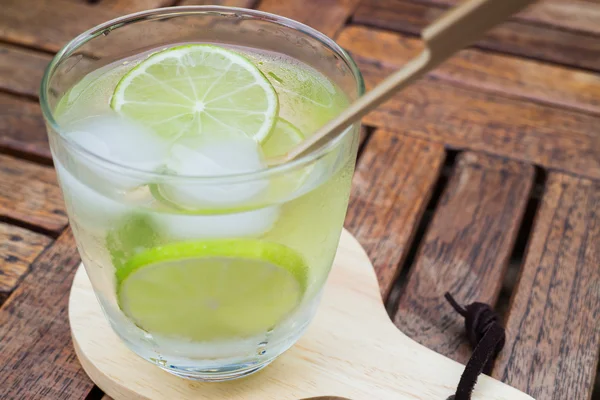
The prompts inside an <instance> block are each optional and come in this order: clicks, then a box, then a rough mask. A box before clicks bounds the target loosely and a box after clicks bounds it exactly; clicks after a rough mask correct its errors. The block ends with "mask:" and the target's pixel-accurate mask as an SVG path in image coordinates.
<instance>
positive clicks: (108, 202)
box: [54, 159, 131, 232]
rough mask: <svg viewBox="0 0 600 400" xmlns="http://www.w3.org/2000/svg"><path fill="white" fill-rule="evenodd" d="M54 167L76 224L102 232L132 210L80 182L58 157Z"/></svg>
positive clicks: (71, 216) (70, 214)
mask: <svg viewBox="0 0 600 400" xmlns="http://www.w3.org/2000/svg"><path fill="white" fill-rule="evenodd" d="M54 167H55V168H56V173H57V175H58V179H59V181H60V184H61V188H62V192H63V196H64V199H65V203H66V204H67V207H68V208H69V218H70V219H71V221H72V222H74V223H75V224H77V225H80V226H84V227H85V228H86V229H88V230H90V231H92V232H96V231H100V232H102V231H105V230H106V229H108V228H110V227H111V226H112V225H113V224H114V223H115V221H117V220H118V219H119V218H120V217H121V216H122V215H124V214H126V213H128V212H131V208H130V207H127V206H126V205H124V204H121V203H119V202H117V201H116V200H113V199H110V198H108V197H106V196H105V195H103V194H102V193H99V192H98V191H96V190H94V189H92V188H91V187H89V186H86V185H85V184H83V183H82V182H80V181H79V180H78V179H77V178H76V177H75V176H73V174H71V172H70V171H68V170H67V169H66V168H65V167H64V166H63V164H62V163H61V162H60V161H59V160H58V159H55V160H54Z"/></svg>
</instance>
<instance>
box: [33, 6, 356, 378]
mask: <svg viewBox="0 0 600 400" xmlns="http://www.w3.org/2000/svg"><path fill="white" fill-rule="evenodd" d="M186 43H212V44H216V45H221V46H226V47H229V48H231V49H234V50H235V49H247V50H252V51H258V52H264V53H265V54H267V53H268V54H269V55H270V57H271V58H273V57H274V58H275V59H276V58H277V57H279V56H285V57H287V58H288V59H289V58H291V59H294V60H297V61H299V62H300V63H303V64H305V65H308V66H310V67H312V68H314V70H316V71H318V72H320V73H321V74H322V75H323V76H325V77H326V78H327V79H328V80H329V82H330V83H331V84H332V85H335V87H337V89H338V90H339V93H341V94H343V96H345V97H346V100H347V101H353V100H354V99H356V98H357V97H358V96H360V95H362V93H363V91H364V84H363V81H362V77H361V75H360V72H359V71H358V68H357V67H356V65H355V63H354V61H353V60H352V59H351V57H350V56H349V55H348V54H347V53H346V52H345V51H344V50H343V49H342V48H341V47H339V46H338V45H337V44H336V43H335V42H334V41H333V40H331V39H329V38H328V37H326V36H325V35H323V34H321V33H319V32H318V31H316V30H314V29H312V28H310V27H308V26H306V25H303V24H301V23H298V22H295V21H293V20H290V19H287V18H283V17H280V16H276V15H272V14H268V13H264V12H260V11H254V10H246V9H238V8H228V7H213V6H198V7H173V8H163V9H156V10H150V11H145V12H140V13H136V14H131V15H127V16H124V17H122V18H118V19H115V20H112V21H109V22H106V23H104V24H102V25H99V26H97V27H95V28H92V29H90V30H89V31H87V32H85V33H83V34H81V35H80V36H78V37H76V38H75V39H73V40H72V41H71V42H70V43H68V44H67V45H66V46H65V47H64V48H63V49H62V50H61V51H60V52H59V53H58V54H57V55H56V56H55V57H54V59H53V60H52V62H51V63H50V64H49V66H48V68H47V70H46V73H45V76H44V78H43V82H42V86H41V99H40V102H41V107H42V111H43V114H44V117H45V121H46V124H47V130H48V136H49V141H50V146H51V150H52V156H53V161H54V165H55V167H56V171H57V174H58V178H59V182H60V186H61V189H62V192H63V195H64V200H65V203H66V208H67V212H68V216H69V221H70V225H71V228H72V230H73V233H74V236H75V239H76V242H77V247H78V250H79V253H80V255H81V258H82V261H83V264H84V266H85V269H86V272H87V274H88V276H89V278H90V280H91V283H92V286H93V288H94V291H95V294H96V297H97V299H98V301H99V303H100V305H101V307H102V309H103V311H104V313H105V315H106V318H107V319H108V321H109V323H110V325H111V327H112V329H113V330H114V332H115V333H116V334H117V335H118V336H119V337H120V338H121V339H122V341H123V342H124V343H125V344H126V345H127V347H128V348H129V349H131V350H132V351H133V352H135V353H136V354H137V355H139V356H140V357H142V358H144V359H146V360H148V361H149V362H152V363H154V364H156V365H157V366H159V367H160V368H162V369H164V370H166V371H168V372H170V373H173V374H175V375H178V376H181V377H185V378H189V379H196V380H206V381H219V380H227V379H233V378H237V377H241V376H244V375H247V374H250V373H252V372H255V371H257V370H259V369H261V368H263V367H264V366H266V365H267V364H269V363H270V362H271V361H272V360H274V359H275V358H276V357H277V356H279V355H280V354H281V353H283V352H284V351H285V350H287V349H288V348H289V347H290V346H292V345H293V344H294V343H295V342H296V340H297V339H298V338H299V337H300V336H301V335H302V333H303V332H304V331H305V329H306V328H307V326H308V324H309V322H310V321H311V319H312V317H313V315H314V314H315V311H316V308H317V305H318V302H319V298H320V294H321V292H322V289H323V286H324V284H325V281H326V279H327V275H328V273H329V270H330V268H331V265H332V262H333V258H334V255H335V253H336V249H337V246H338V241H339V237H340V233H341V230H342V225H343V221H344V217H345V214H346V209H347V203H348V198H349V192H350V185H351V177H352V174H353V171H354V165H355V160H356V153H357V148H358V141H359V125H360V124H359V123H358V122H357V123H356V124H354V125H353V126H351V127H349V128H348V129H347V130H346V131H345V132H343V133H342V134H341V135H339V136H338V137H336V138H334V139H332V140H330V141H329V142H328V143H326V144H324V145H323V146H322V147H321V148H319V149H317V150H315V151H314V152H312V153H311V154H308V155H306V156H303V157H301V158H299V159H296V160H293V161H291V162H288V163H286V164H283V165H278V166H276V167H272V168H263V169H260V170H257V171H251V172H238V173H231V174H226V175H223V174H220V175H214V176H188V175H176V174H173V173H170V172H169V171H152V172H150V171H147V170H143V169H140V168H134V167H131V166H130V165H125V164H123V163H120V162H116V161H115V160H112V159H109V158H107V157H105V156H102V155H101V154H99V153H98V152H95V151H93V149H92V150H91V151H90V148H87V147H85V146H82V145H81V144H80V143H79V142H77V141H75V140H73V136H72V135H71V133H72V132H71V131H70V130H72V128H69V127H67V126H66V124H65V123H63V122H62V121H61V119H60V118H59V117H58V115H57V114H58V111H57V109H58V108H60V106H61V101H64V99H63V98H64V97H65V96H67V97H68V101H70V103H71V105H72V107H74V108H75V112H76V113H78V114H79V116H80V117H82V118H87V117H94V116H95V115H96V114H97V113H98V110H97V109H95V107H94V106H93V103H94V102H93V101H92V102H91V103H90V102H89V101H88V102H84V101H83V100H82V99H83V97H84V96H88V95H91V96H99V97H98V98H106V96H107V93H108V92H110V93H112V90H113V89H114V87H103V86H102V85H100V87H98V88H95V89H94V90H91V89H89V88H90V87H91V86H90V85H92V84H93V82H94V81H93V77H94V76H95V75H94V74H96V73H98V72H99V71H100V72H102V71H106V70H107V68H108V69H110V68H113V67H115V65H118V66H119V68H125V69H127V65H128V64H129V63H132V65H133V62H132V60H135V59H136V57H137V58H139V57H140V55H143V54H149V53H150V52H152V51H156V50H161V49H164V48H168V47H172V46H175V45H180V44H186ZM90 77H91V78H90ZM282 85H283V86H282V87H281V90H283V91H285V90H286V88H285V82H283V83H282ZM88 92H90V93H91V94H90V93H88ZM281 93H283V92H281ZM330 95H331V93H330ZM102 96H104V97H102ZM300 96H301V97H302V95H300ZM80 99H81V100H80ZM300 100H302V101H304V103H302V102H300V103H298V104H299V105H298V106H297V107H291V108H290V109H289V110H291V111H290V112H294V113H295V114H296V115H295V118H296V121H300V122H299V124H300V125H303V126H305V130H306V129H307V128H306V127H308V126H312V127H317V126H318V125H321V124H323V123H324V122H326V121H325V120H320V119H323V117H322V115H318V113H313V112H310V110H309V109H308V108H306V107H303V106H302V104H305V103H306V102H307V101H308V103H310V102H311V101H313V100H311V98H303V99H300ZM308 103H307V104H308ZM90 104H92V105H90ZM78 105H81V107H80V109H77V107H78ZM101 106H105V105H101ZM100 125H101V126H100V129H106V131H107V132H109V131H110V133H111V135H112V137H114V136H115V134H117V135H118V134H119V129H121V128H119V127H118V126H112V125H110V124H107V125H105V126H103V125H102V122H101V121H100ZM310 133H311V132H305V134H307V135H308V134H310ZM123 140H124V139H123ZM139 145H140V150H139V151H138V150H131V152H132V153H136V154H137V153H138V152H139V153H140V154H142V155H147V151H146V150H144V149H143V145H144V144H143V143H140V144H139ZM123 146H131V143H129V144H127V143H125V142H123ZM124 148H125V147H124ZM161 187H162V188H166V187H171V188H177V189H178V190H189V191H192V192H194V193H198V192H201V193H203V196H205V197H209V199H208V200H209V201H210V200H214V201H213V202H211V206H210V207H205V208H199V209H195V210H189V209H178V208H177V207H168V206H165V205H164V204H163V205H162V206H161V204H158V206H157V201H156V198H157V196H160V190H159V189H160V188H161ZM255 188H262V189H261V190H262V192H261V193H262V195H261V196H254V197H252V198H251V199H246V198H245V197H244V195H243V194H244V193H247V192H248V190H253V189H255ZM211 196H214V199H211V198H210V197H211ZM158 203H160V202H158ZM182 271H185V272H182ZM190 271H191V272H190ZM178 274H179V275H178ZM217 275H218V276H217ZM290 276H291V278H290ZM148 281H151V283H147V285H146V286H139V284H140V282H148ZM136 284H137V285H138V286H135V285H136ZM275 286H276V287H275ZM139 287H145V288H146V289H144V290H142V289H139ZM136 288H137V289H136ZM136 290H137V292H136ZM257 290H258V291H260V292H261V293H268V294H269V296H271V297H270V298H268V299H267V300H269V301H268V302H267V300H265V297H264V296H267V294H264V296H262V295H261V298H260V299H258V300H257V299H256V298H254V297H253V296H254V295H253V293H255V292H256V291H257ZM284 291H285V293H283V292H284ZM209 292H210V293H209ZM292 292H293V293H296V295H295V296H296V297H297V298H295V300H294V301H293V302H292V303H293V304H292V303H289V301H290V300H289V299H290V296H292V294H290V293H292ZM215 293H216V294H215ZM213 295H214V296H216V298H217V299H218V301H217V300H214V299H213V300H210V299H211V297H210V296H213ZM292 297H293V296H292ZM199 299H204V300H206V301H205V303H206V304H204V303H202V302H201V301H200V300H199ZM204 300H202V301H204ZM286 302H288V303H286ZM232 304H233V306H232ZM278 307H279V308H278ZM209 309H210V310H209ZM165 310H167V312H165Z"/></svg>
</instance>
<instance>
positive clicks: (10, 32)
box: [0, 0, 120, 52]
mask: <svg viewBox="0 0 600 400" xmlns="http://www.w3.org/2000/svg"><path fill="white" fill-rule="evenodd" d="M119 15H120V13H118V12H115V11H111V10H107V9H103V8H101V7H95V6H93V5H89V4H84V3H83V2H82V3H81V4H80V3H77V2H73V1H67V0H36V1H23V0H2V12H1V13H0V40H2V41H4V42H10V43H15V44H21V45H25V46H29V47H34V48H39V49H44V50H46V51H51V52H57V51H58V50H59V49H60V48H61V47H62V46H64V45H65V44H67V43H68V42H69V41H70V40H71V39H73V38H74V37H76V36H77V35H79V34H80V33H83V32H85V31H86V30H88V29H90V28H92V27H93V26H95V25H98V24H100V23H102V22H106V21H109V20H111V19H113V18H116V17H118V16H119ZM41 32H43V34H42V33H41Z"/></svg>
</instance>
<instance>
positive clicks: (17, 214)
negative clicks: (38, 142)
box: [0, 155, 68, 232]
mask: <svg viewBox="0 0 600 400" xmlns="http://www.w3.org/2000/svg"><path fill="white" fill-rule="evenodd" d="M0 219H4V220H8V221H10V222H15V223H19V222H22V223H23V224H25V225H31V226H38V227H40V228H41V229H44V230H47V231H49V232H60V231H62V230H63V229H64V228H65V226H66V225H67V222H68V221H67V215H66V213H65V208H64V203H63V199H62V195H61V193H60V189H59V188H58V184H57V181H56V174H55V173H54V170H53V169H52V168H50V167H46V166H41V165H36V164H34V163H30V162H28V161H24V160H20V159H17V158H13V157H10V156H3V155H0Z"/></svg>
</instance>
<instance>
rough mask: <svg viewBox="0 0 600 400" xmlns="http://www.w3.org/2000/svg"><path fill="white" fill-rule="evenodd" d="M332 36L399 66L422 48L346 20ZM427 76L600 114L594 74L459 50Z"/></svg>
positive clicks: (354, 50) (598, 80)
mask: <svg viewBox="0 0 600 400" xmlns="http://www.w3.org/2000/svg"><path fill="white" fill-rule="evenodd" d="M337 42H338V43H339V44H340V45H341V46H343V47H344V48H345V49H346V50H348V51H350V53H351V54H352V56H353V57H355V58H361V59H365V60H371V61H377V62H380V63H383V64H385V65H386V66H390V67H393V68H399V67H400V66H402V65H404V64H405V63H406V62H407V61H408V60H410V59H411V58H412V57H414V56H415V55H417V54H418V53H419V52H420V51H421V50H422V48H423V45H422V42H421V41H420V40H419V39H415V38H410V37H406V36H403V35H400V34H396V33H392V32H386V31H380V30H376V29H370V28H366V27H362V26H350V27H348V28H346V29H344V30H343V31H342V32H341V33H340V35H339V37H338V39H337ZM431 76H434V77H436V78H438V79H443V80H445V81H451V82H456V83H458V84H461V85H465V86H468V87H473V88H477V89H481V90H485V91H491V92H494V93H500V94H503V95H506V96H512V97H519V98H524V99H529V100H533V101H536V102H541V103H546V104H551V105H555V106H560V107H569V108H573V109H576V110H582V111H586V112H592V113H596V114H600V76H599V75H598V74H594V73H590V72H585V71H578V70H573V69H568V68H564V67H559V66H554V65H548V64H544V63H541V62H538V61H533V60H526V59H522V58H516V57H511V56H505V55H500V54H494V53H490V52H483V51H479V50H470V49H469V50H464V51H462V52H460V53H458V54H457V55H456V56H455V57H453V58H451V59H450V60H448V61H447V62H445V63H444V64H442V65H441V66H440V67H438V68H436V69H435V70H433V71H432V72H431Z"/></svg>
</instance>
